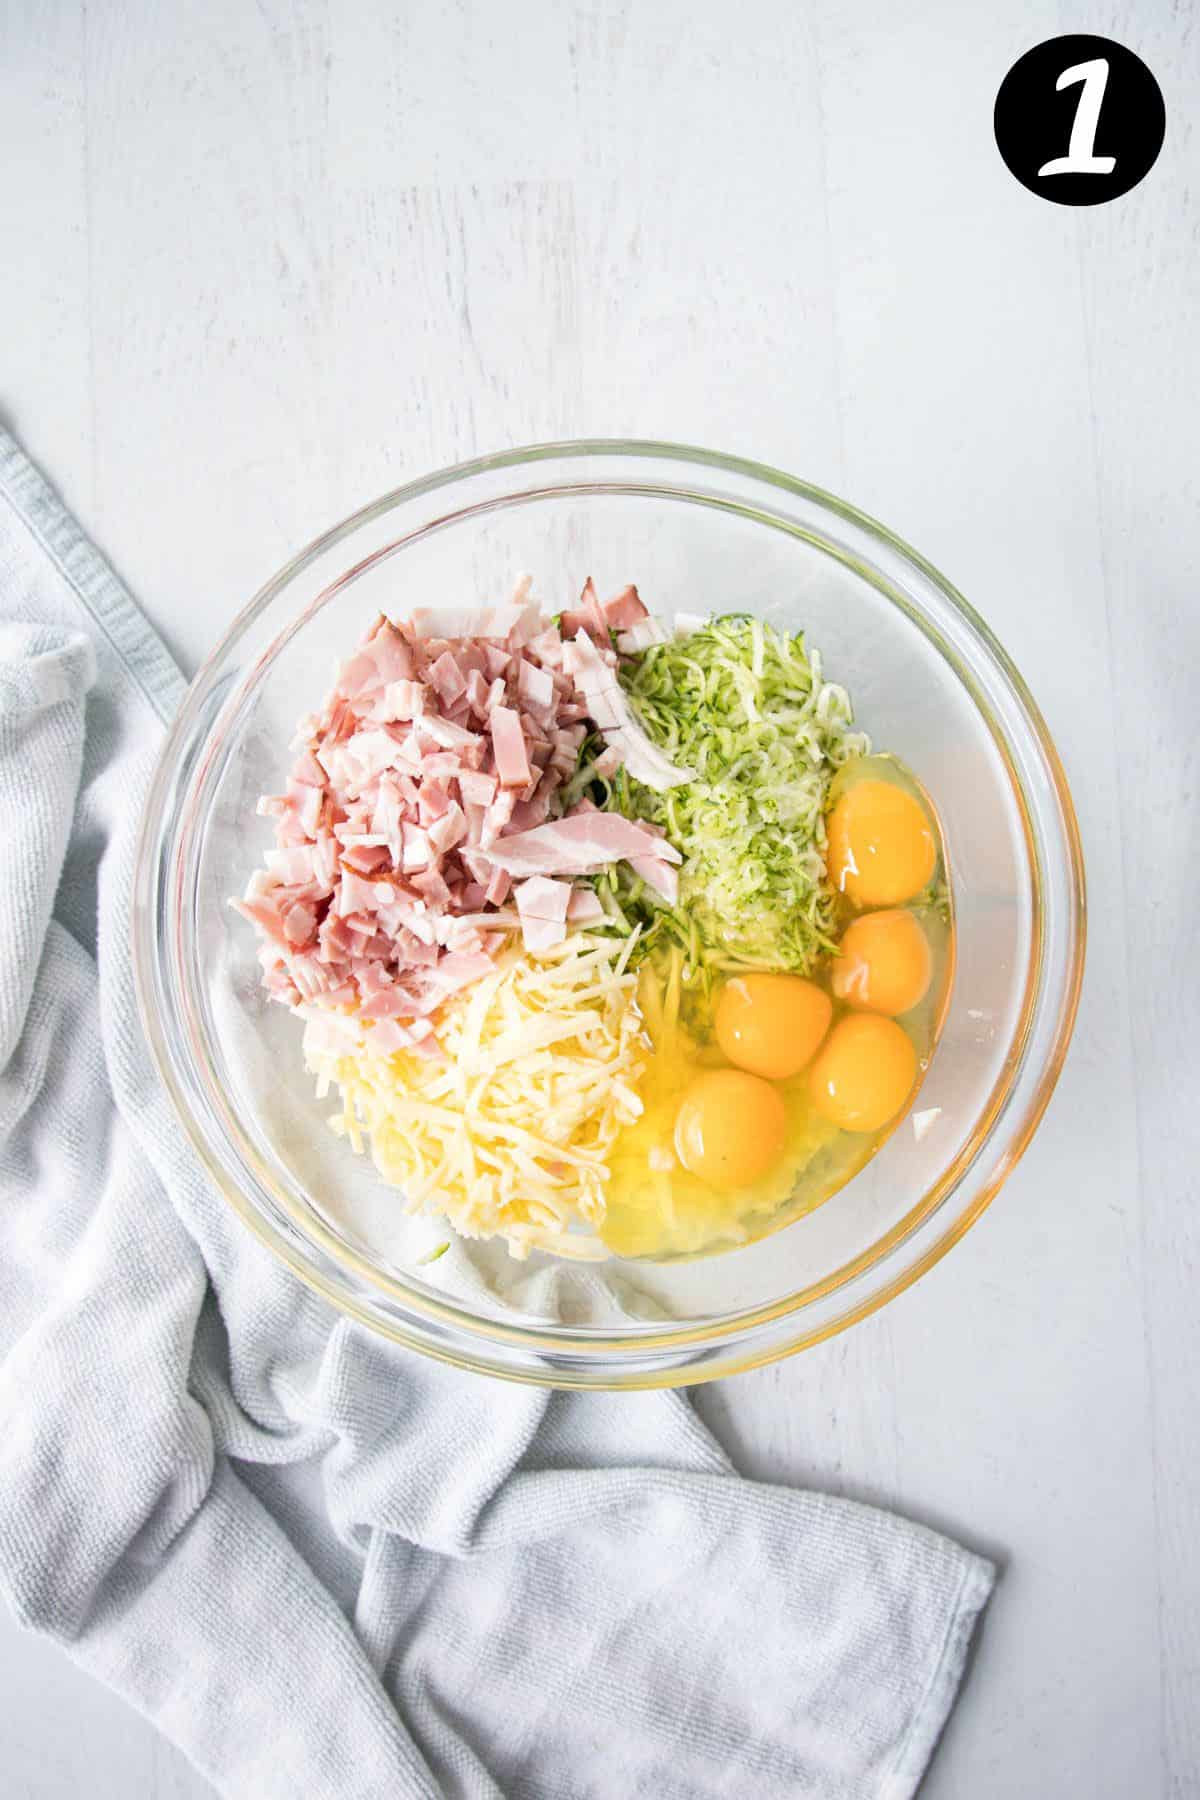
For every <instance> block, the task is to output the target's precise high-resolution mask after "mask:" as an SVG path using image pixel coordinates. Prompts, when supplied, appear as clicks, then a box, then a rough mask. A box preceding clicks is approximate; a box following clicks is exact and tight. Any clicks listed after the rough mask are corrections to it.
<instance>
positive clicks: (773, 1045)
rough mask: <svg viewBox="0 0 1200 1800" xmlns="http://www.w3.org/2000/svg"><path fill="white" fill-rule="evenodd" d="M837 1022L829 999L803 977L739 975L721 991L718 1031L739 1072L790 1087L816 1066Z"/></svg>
mask: <svg viewBox="0 0 1200 1800" xmlns="http://www.w3.org/2000/svg"><path fill="white" fill-rule="evenodd" d="M832 1018H833V1002H832V1001H831V1000H830V998H829V995H828V994H827V993H826V992H825V991H824V989H823V988H819V987H816V986H815V985H814V983H813V982H811V981H804V980H802V979H801V977H800V976H799V975H739V976H736V977H735V978H734V980H732V981H727V982H726V983H725V986H724V987H723V988H722V990H721V997H720V999H719V1000H718V1001H717V1011H716V1018H715V1020H714V1029H715V1031H716V1038H717V1042H718V1044H719V1045H720V1046H721V1049H722V1050H723V1051H724V1052H725V1055H726V1056H727V1057H728V1058H729V1060H730V1062H731V1063H736V1064H737V1066H738V1068H739V1069H749V1071H750V1073H751V1074H752V1075H764V1076H766V1078H767V1080H768V1081H786V1080H787V1079H788V1078H789V1076H792V1075H798V1074H799V1073H800V1071H801V1069H803V1068H804V1067H805V1065H806V1064H808V1063H810V1062H811V1061H812V1059H813V1057H814V1056H815V1055H816V1053H817V1051H818V1049H819V1048H820V1044H821V1040H822V1038H823V1037H824V1036H825V1033H826V1032H827V1031H828V1030H829V1022H830V1020H831V1019H832Z"/></svg>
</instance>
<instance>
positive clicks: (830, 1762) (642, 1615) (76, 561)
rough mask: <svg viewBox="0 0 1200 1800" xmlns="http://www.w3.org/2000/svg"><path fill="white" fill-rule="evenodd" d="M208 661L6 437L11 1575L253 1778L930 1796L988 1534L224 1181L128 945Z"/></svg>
mask: <svg viewBox="0 0 1200 1800" xmlns="http://www.w3.org/2000/svg"><path fill="white" fill-rule="evenodd" d="M182 690H183V683H182V680H181V678H180V676H179V674H178V672H177V670H176V669H175V667H174V666H173V664H172V662H171V660H170V658H169V656H168V654H167V652H166V650H165V649H164V647H163V645H162V644H161V643H160V642H159V641H158V639H157V638H156V637H155V636H154V634H153V632H152V631H151V630H150V628H149V626H148V624H147V622H146V621H145V619H144V618H143V617H142V616H141V614H140V613H139V612H138V610H137V608H136V607H135V606H134V604H133V602H132V600H131V599H130V597H129V596H128V594H127V593H126V592H125V591H124V589H123V588H122V587H121V585H120V583H119V582H118V581H117V579H116V577H115V576H114V575H113V573H112V572H111V570H109V568H108V567H107V566H106V565H105V563H104V562H103V561H102V560H101V558H100V557H99V555H98V554H97V552H96V551H95V550H94V549H93V548H92V546H91V545H90V544H89V543H88V542H87V541H86V540H85V539H84V537H83V536H82V534H81V532H80V531H79V529H78V527H77V526H76V525H75V524H74V522H73V521H72V520H71V518H70V517H69V516H68V515H67V514H66V513H65V512H64V510H63V508H62V506H61V505H60V503H59V502H58V500H57V499H56V498H55V496H54V495H53V494H52V493H51V492H50V490H49V489H48V488H47V487H46V485H45V483H44V482H43V481H42V479H41V477H40V476H39V475H38V474H37V473H36V471H35V470H34V469H33V468H32V467H31V466H30V464H29V463H28V462H27V461H26V459H25V457H24V456H23V455H22V453H21V452H20V451H19V450H18V448H17V447H16V445H15V444H14V443H13V442H12V440H11V439H10V438H8V437H6V436H5V435H4V434H3V432H0V1357H2V1359H3V1360H2V1364H0V1589H2V1590H3V1592H4V1593H5V1594H6V1595H7V1597H8V1600H9V1601H10V1603H11V1605H12V1606H13V1608H14V1609H15V1611H16V1613H17V1615H18V1617H19V1618H20V1619H21V1620H23V1621H24V1622H25V1623H26V1624H28V1625H30V1626H32V1627H33V1628H34V1629H36V1630H39V1631H42V1632H45V1633H48V1634H49V1635H50V1636H52V1637H54V1638H56V1639H58V1640H59V1641H60V1642H62V1643H63V1644H65V1645H66V1646H67V1648H68V1649H69V1650H70V1652H71V1654H72V1655H73V1656H74V1657H75V1658H76V1659H77V1660H78V1661H79V1662H80V1663H81V1664H82V1665H83V1666H84V1667H85V1668H87V1669H89V1670H91V1671H92V1672H93V1673H94V1674H96V1675H98V1676H99V1677H100V1678H101V1679H102V1680H104V1681H106V1682H108V1683H110V1684H111V1686H112V1687H114V1688H115V1689H116V1690H117V1691H118V1692H119V1693H121V1694H122V1695H124V1696H125V1698H126V1699H127V1700H129V1701H130V1702H131V1703H132V1704H133V1705H134V1706H136V1707H138V1708H139V1709H140V1710H141V1711H142V1712H144V1713H145V1714H147V1715H148V1716H149V1717H150V1718H151V1719H153V1720H154V1721H155V1722H156V1723H157V1724H158V1725H159V1726H160V1727H161V1729H162V1730H163V1731H164V1732H166V1733H167V1735H168V1736H169V1737H171V1738H173V1739H174V1740H175V1741H176V1743H178V1744H180V1745H182V1747H183V1748H184V1750H186V1752H187V1753H188V1755H189V1756H190V1757H192V1758H193V1760H194V1761H195V1762H196V1763H197V1764H198V1765H199V1767H200V1768H201V1769H203V1770H204V1771H205V1772H206V1773H207V1774H208V1775H209V1776H210V1777H211V1779H212V1780H213V1782H214V1783H215V1784H216V1785H217V1787H218V1788H219V1789H220V1790H221V1791H222V1792H223V1793H225V1794H228V1795H236V1796H245V1797H246V1800H274V1797H276V1796H279V1797H280V1800H282V1797H283V1796H286V1797H287V1800H297V1797H299V1800H409V1797H410V1796H411V1797H414V1800H415V1797H418V1796H419V1797H421V1800H433V1797H435V1796H439V1795H443V1796H453V1797H458V1796H463V1797H466V1796H470V1797H471V1800H482V1797H483V1796H497V1795H507V1796H509V1797H510V1800H524V1797H527V1800H589V1797H593V1796H594V1797H596V1800H631V1797H634V1796H643V1795H644V1796H653V1800H698V1797H702V1796H709V1795H722V1796H733V1797H735V1800H748V1797H753V1800H771V1797H772V1796H780V1797H782V1796H787V1797H788V1800H793V1797H794V1796H797V1795H802V1794H803V1795H814V1796H821V1797H822V1800H865V1797H870V1800H877V1797H883V1796H888V1797H889V1800H899V1797H900V1796H903V1795H908V1794H911V1793H912V1792H913V1791H914V1790H915V1788H916V1786H917V1783H918V1781H919V1780H920V1777H921V1774H922V1771H923V1769H924V1767H925V1765H926V1762H927V1760H928V1758H929V1756H930V1753H931V1751H932V1749H933V1746H934V1744H935V1743H936V1740H937V1736H938V1733H939V1731H940V1729H941V1727H942V1724H943V1722H944V1720H945V1718H946V1715H947V1713H948V1711H949V1709H950V1707H951V1705H952V1703H953V1700H954V1696H955V1694H956V1692H957V1689H958V1684H959V1682H960V1680H961V1678H962V1674H963V1668H964V1663H965V1659H966V1655H967V1650H968V1644H969V1640H970V1637H971V1632H972V1629H973V1626H974V1623H975V1620H976V1618H977V1615H978V1613H979V1611H980V1609H981V1607H982V1606H983V1605H984V1603H985V1601H986V1599H987V1596H988V1593H989V1592H990V1589H991V1586H992V1581H993V1570H992V1568H991V1566H990V1565H989V1564H988V1563H987V1562H985V1561H983V1560H982V1559H981V1558H979V1557H977V1556H974V1555H971V1554H969V1553H968V1552H966V1551H964V1550H962V1549H960V1548H959V1547H958V1546H957V1545H955V1544H952V1543H950V1542H948V1541H947V1540H946V1539H945V1538H942V1537H938V1536H936V1535H935V1534H934V1533H932V1532H929V1531H926V1530H923V1529H921V1528H920V1527H918V1526H915V1525H912V1524H909V1523H907V1522H905V1521H902V1520H899V1519H896V1518H892V1517H889V1516H888V1515H887V1514H884V1513H880V1512H877V1511H874V1510H872V1509H870V1508H867V1507H863V1506H856V1505H853V1504H850V1503H848V1502H845V1501H840V1500H833V1499H829V1498H825V1497H822V1496H820V1495H816V1494H803V1493H793V1492H789V1491H788V1490H786V1489H782V1488H777V1487H768V1486H764V1485H761V1484H758V1483H755V1482H749V1481H744V1480H742V1479H740V1478H739V1477H738V1476H737V1475H736V1474H735V1473H734V1471H733V1470H732V1469H731V1467H730V1464H729V1462H728V1459H727V1458H726V1457H725V1455H724V1454H723V1452H722V1451H721V1449H720V1448H719V1447H718V1445H717V1444H716V1443H715V1442H714V1441H713V1439H712V1438H711V1437H710V1436H709V1435H708V1433H707V1432H706V1431H705V1430H704V1429H703V1427H702V1426H701V1425H700V1423H699V1421H698V1420H697V1419H696V1417H695V1415H694V1414H693V1412H692V1410H691V1408H690V1406H689V1405H688V1403H687V1401H686V1400H685V1399H684V1398H683V1397H681V1396H679V1395H671V1394H660V1393H651V1394H642V1395H630V1396H606V1395H580V1394H552V1393H548V1392H544V1391H541V1390H536V1389H531V1388H521V1387H510V1386H507V1385H505V1384H503V1383H499V1382H490V1381H486V1380H483V1379H479V1378H476V1377H472V1376H468V1375H464V1374H458V1373H456V1372H454V1371H451V1370H448V1369H444V1368H442V1367H440V1366H438V1365H436V1364H434V1363H432V1362H426V1361H424V1360H422V1359H420V1358H418V1357H416V1356H414V1355H412V1354H410V1353H406V1352H403V1351H401V1350H399V1349H397V1348H395V1347H394V1346H392V1345H390V1344H388V1343H385V1342H383V1341H382V1340H378V1339H376V1338H374V1337H373V1336H371V1335H370V1334H369V1333H368V1332H366V1331H364V1330H363V1329H361V1328H360V1327H358V1326H356V1325H352V1324H350V1323H348V1322H347V1321H346V1320H345V1319H343V1318H341V1317H339V1316H338V1315H337V1314H335V1313H333V1312H332V1311H330V1310H329V1309H328V1308H327V1307H326V1306H325V1305H324V1304H323V1303H322V1302H320V1301H318V1300H317V1299H316V1298H315V1297H314V1296H313V1295H312V1294H310V1293H309V1292H308V1291H307V1289H305V1288H304V1287H302V1286H300V1285H299V1284H298V1283H297V1282H296V1281H295V1280H294V1279H293V1278H292V1277H291V1276H289V1275H288V1274H287V1273H286V1272H285V1271H284V1270H283V1269H282V1268H279V1267H277V1266H275V1264H274V1263H273V1261H272V1260H271V1259H270V1258H269V1257H268V1256H267V1253H266V1252H265V1250H263V1249H262V1248H261V1247H260V1246H259V1245H258V1243H257V1242H256V1241H255V1240H254V1239H252V1238H251V1237H250V1235H249V1234H248V1233H246V1232H245V1231H244V1230H243V1228H242V1227H241V1226H240V1225H239V1224H238V1223H237V1221H236V1220H235V1218H234V1217H233V1215H232V1213H231V1212H230V1210H229V1208H228V1207H227V1206H226V1205H225V1204H224V1203H223V1202H222V1201H221V1200H220V1199H219V1198H218V1197H217V1196H216V1194H215V1193H214V1192H213V1191H212V1189H211V1188H210V1187H209V1186H208V1185H207V1183H206V1181H205V1179H204V1177H203V1175H202V1173H201V1171H200V1169H199V1168H198V1166H197V1165H196V1163H195V1162H194V1160H193V1158H192V1156H191V1155H190V1153H189V1150H188V1146H187V1144H186V1142H185V1140H184V1137H183V1134H182V1132H181V1129H180V1127H179V1125H178V1124H177V1122H176V1119H175V1117H174V1115H173V1113H172V1112H171V1110H170V1107H169V1104H168V1102H167V1100H166V1097H165V1095H164V1093H163V1091H162V1089H161V1088H160V1086H159V1084H158V1082H157V1080H156V1078H155V1075H154V1072H153V1069H152V1067H151V1064H150V1061H149V1058H148V1055H147V1051H146V1047H145V1044H144V1042H143V1038H142V1032H141V1029H140V1025H139V1021H138V1016H137V1011H136V1007H135V1002H134V993H133V987H132V981H131V974H130V955H129V941H130V896H131V874H132V868H133V857H134V844H135V839H136V834H137V828H138V818H139V813H140V810H141V805H142V801H143V796H144V794H145V792H146V787H147V781H148V778H149V775H150V771H151V767H152V764H153V761H154V757H155V754H156V751H157V748H158V745H159V742H160V739H161V737H162V732H163V726H164V723H165V722H166V721H167V720H168V719H169V717H170V715H171V712H172V710H173V708H174V707H175V706H176V704H177V703H178V700H179V698H180V695H181V693H182Z"/></svg>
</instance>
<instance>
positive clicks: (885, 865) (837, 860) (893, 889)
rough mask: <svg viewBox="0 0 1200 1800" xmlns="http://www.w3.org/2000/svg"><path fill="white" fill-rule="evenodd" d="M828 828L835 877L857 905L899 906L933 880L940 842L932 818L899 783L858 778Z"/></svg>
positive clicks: (831, 873)
mask: <svg viewBox="0 0 1200 1800" xmlns="http://www.w3.org/2000/svg"><path fill="white" fill-rule="evenodd" d="M827 830H828V835H829V856H828V863H829V879H830V880H831V881H832V882H833V885H834V887H835V888H836V889H837V890H838V892H839V893H840V894H845V896H846V898H847V899H848V900H850V901H852V902H853V904H854V905H855V906H898V905H899V904H900V902H901V901H902V900H911V899H912V897H913V895H914V894H919V893H920V892H921V889H922V888H924V887H927V886H928V885H929V883H930V881H931V880H932V879H933V871H934V869H935V868H936V866H937V844H936V843H935V841H934V836H933V831H932V830H931V828H930V824H929V820H928V819H927V818H926V816H925V811H924V808H923V807H922V806H921V805H920V803H919V802H918V801H917V800H915V799H914V798H913V796H912V795H911V794H910V793H909V792H908V790H907V789H906V788H902V787H899V786H897V785H896V783H895V782H891V781H874V780H864V781H856V782H854V783H853V784H852V785H851V786H850V787H848V788H846V790H845V791H844V793H843V794H842V795H841V797H840V798H839V800H838V801H837V803H836V805H835V806H834V808H833V811H832V812H831V813H830V815H829V823H828V827H827Z"/></svg>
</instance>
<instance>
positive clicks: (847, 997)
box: [725, 912, 933, 1060]
mask: <svg viewBox="0 0 1200 1800" xmlns="http://www.w3.org/2000/svg"><path fill="white" fill-rule="evenodd" d="M932 976H933V952H932V950H931V949H930V948H929V939H928V938H927V937H926V936H925V933H924V931H923V930H922V929H921V926H920V925H919V923H918V922H917V920H916V919H915V918H914V917H913V915H912V913H910V912H877V913H866V914H864V916H863V917H862V918H861V919H855V920H854V922H853V924H852V925H849V926H847V928H846V932H845V935H844V937H843V938H842V942H841V955H840V956H838V957H837V958H836V959H835V961H834V964H833V974H832V977H831V979H832V985H833V991H834V993H835V994H836V995H837V997H838V999H839V1000H844V1001H845V1002H846V1004H847V1005H848V1006H853V1007H855V1008H856V1009H857V1010H859V1011H865V1012H877V1013H887V1014H888V1016H889V1017H890V1018H895V1016H896V1014H897V1013H906V1012H910V1011H911V1010H912V1008H913V1007H914V1006H916V1005H918V1004H919V1002H920V1001H922V1000H923V999H924V998H925V995H926V994H927V993H928V991H929V983H930V980H931V978H932ZM725 1054H726V1055H727V1056H728V1055H729V1052H728V1051H726V1052H725ZM731 1060H732V1059H731Z"/></svg>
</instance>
